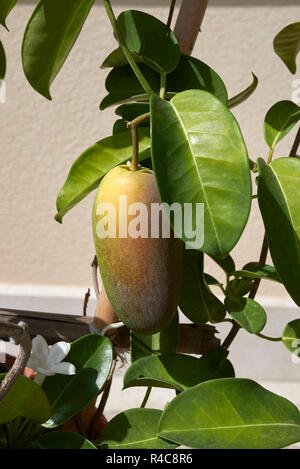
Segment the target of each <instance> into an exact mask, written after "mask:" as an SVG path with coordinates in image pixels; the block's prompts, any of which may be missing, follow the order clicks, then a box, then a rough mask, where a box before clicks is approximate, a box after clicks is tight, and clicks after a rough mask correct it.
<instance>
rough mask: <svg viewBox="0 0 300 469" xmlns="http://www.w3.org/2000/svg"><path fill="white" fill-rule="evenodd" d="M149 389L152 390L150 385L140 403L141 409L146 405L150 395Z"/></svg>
mask: <svg viewBox="0 0 300 469" xmlns="http://www.w3.org/2000/svg"><path fill="white" fill-rule="evenodd" d="M151 391H152V387H151V386H148V388H147V391H146V394H145V397H144V399H143V402H142V403H141V409H143V408H144V407H145V406H146V404H147V402H148V399H149V397H150V394H151Z"/></svg>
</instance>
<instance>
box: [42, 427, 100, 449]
mask: <svg viewBox="0 0 300 469" xmlns="http://www.w3.org/2000/svg"><path fill="white" fill-rule="evenodd" d="M38 444H39V448H43V449H97V448H96V446H94V445H93V444H92V443H91V442H90V441H89V440H87V439H86V438H84V436H82V435H79V434H78V433H73V432H69V431H68V432H65V431H55V432H49V433H46V435H44V436H43V437H42V438H41V440H40V441H39V443H38Z"/></svg>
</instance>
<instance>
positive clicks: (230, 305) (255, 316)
mask: <svg viewBox="0 0 300 469" xmlns="http://www.w3.org/2000/svg"><path fill="white" fill-rule="evenodd" d="M225 306H226V308H227V310H228V312H229V313H230V315H231V316H232V317H233V319H235V321H236V322H237V323H238V324H239V325H240V326H241V327H243V328H244V329H246V331H248V332H250V334H258V333H259V332H260V331H261V330H262V329H263V328H264V327H265V325H266V322H267V315H266V312H265V310H264V309H263V307H262V306H261V305H260V304H259V303H257V301H255V300H252V299H251V298H237V297H233V296H229V297H227V298H226V299H225Z"/></svg>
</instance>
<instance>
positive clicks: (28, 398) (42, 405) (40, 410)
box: [0, 374, 50, 424]
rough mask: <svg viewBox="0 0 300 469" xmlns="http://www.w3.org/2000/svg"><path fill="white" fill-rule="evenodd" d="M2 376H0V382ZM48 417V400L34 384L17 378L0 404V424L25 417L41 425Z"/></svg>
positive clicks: (23, 378) (21, 377)
mask: <svg viewBox="0 0 300 469" xmlns="http://www.w3.org/2000/svg"><path fill="white" fill-rule="evenodd" d="M4 376H5V375H4V374H2V375H0V381H2V380H3V378H4ZM49 415H50V405H49V402H48V399H47V397H46V395H45V393H44V392H43V390H42V389H41V387H40V386H38V385H37V384H36V383H34V382H33V381H31V380H30V379H28V378H25V376H19V377H18V378H17V380H16V381H15V383H14V384H13V385H12V387H11V389H10V390H9V392H8V393H7V394H6V395H5V396H4V398H3V399H2V400H1V402H0V424H1V423H4V422H9V421H11V420H14V419H15V418H16V417H27V418H28V419H31V420H34V421H35V422H38V423H42V422H44V421H45V420H47V418H48V417H49Z"/></svg>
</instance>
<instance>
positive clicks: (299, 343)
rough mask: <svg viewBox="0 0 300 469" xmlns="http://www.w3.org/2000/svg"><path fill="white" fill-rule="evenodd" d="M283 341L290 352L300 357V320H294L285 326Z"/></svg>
mask: <svg viewBox="0 0 300 469" xmlns="http://www.w3.org/2000/svg"><path fill="white" fill-rule="evenodd" d="M282 341H283V343H284V345H285V346H286V347H287V348H288V349H289V351H290V352H292V353H294V354H296V355H297V356H298V357H299V356H300V319H294V321H291V322H289V323H288V324H287V325H286V326H285V328H284V331H283V334H282Z"/></svg>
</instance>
